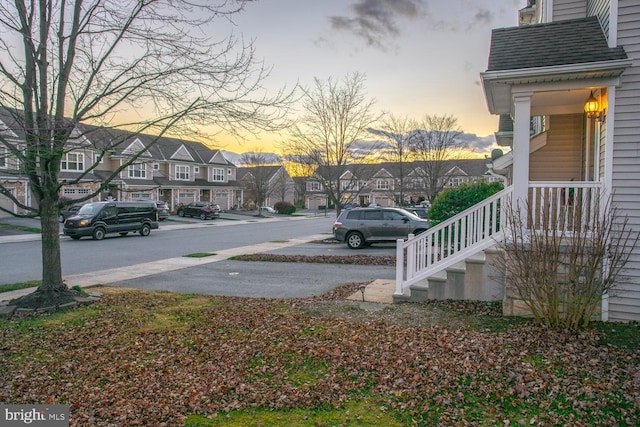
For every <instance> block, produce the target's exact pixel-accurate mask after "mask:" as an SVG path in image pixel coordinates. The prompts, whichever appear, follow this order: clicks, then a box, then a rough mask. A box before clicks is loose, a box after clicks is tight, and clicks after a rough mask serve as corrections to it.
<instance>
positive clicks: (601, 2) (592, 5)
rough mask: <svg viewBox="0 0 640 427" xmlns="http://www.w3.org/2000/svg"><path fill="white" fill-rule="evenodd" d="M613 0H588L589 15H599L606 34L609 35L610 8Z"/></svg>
mask: <svg viewBox="0 0 640 427" xmlns="http://www.w3.org/2000/svg"><path fill="white" fill-rule="evenodd" d="M610 3H611V0H588V1H587V16H597V17H598V20H599V21H600V25H602V29H603V30H604V34H605V35H606V36H607V37H608V36H609V9H610Z"/></svg>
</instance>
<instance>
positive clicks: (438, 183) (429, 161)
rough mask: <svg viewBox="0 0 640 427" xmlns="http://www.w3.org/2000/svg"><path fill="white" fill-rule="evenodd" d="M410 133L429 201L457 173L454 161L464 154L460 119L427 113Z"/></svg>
mask: <svg viewBox="0 0 640 427" xmlns="http://www.w3.org/2000/svg"><path fill="white" fill-rule="evenodd" d="M414 129H415V130H413V131H412V132H411V134H410V136H409V147H410V150H411V152H412V155H413V156H414V157H415V159H416V162H417V165H418V166H419V169H417V170H418V171H421V174H422V177H421V178H422V180H423V181H424V183H425V193H426V195H427V198H428V199H429V201H430V202H433V200H434V199H435V197H436V196H437V195H438V194H439V193H440V192H441V191H442V190H443V189H444V188H445V186H446V185H447V182H448V180H449V178H450V177H451V176H453V175H455V171H454V170H453V169H454V166H455V162H451V160H457V159H460V158H461V154H462V148H463V143H462V141H461V140H460V139H459V136H460V135H461V134H462V131H461V130H460V128H459V127H458V120H457V119H456V118H455V117H453V116H450V115H444V116H435V115H434V116H430V115H428V116H426V117H425V118H424V120H423V121H422V122H421V123H417V124H416V125H415V127H414Z"/></svg>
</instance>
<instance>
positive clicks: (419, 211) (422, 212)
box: [407, 206, 429, 219]
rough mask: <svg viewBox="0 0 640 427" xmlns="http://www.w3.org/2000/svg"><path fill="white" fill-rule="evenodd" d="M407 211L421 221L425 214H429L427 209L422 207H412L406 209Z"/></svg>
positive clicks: (425, 216)
mask: <svg viewBox="0 0 640 427" xmlns="http://www.w3.org/2000/svg"><path fill="white" fill-rule="evenodd" d="M407 210H408V211H409V212H411V213H412V214H414V215H416V216H419V217H420V218H422V219H426V218H427V214H428V213H429V208H425V207H424V206H413V207H410V208H407Z"/></svg>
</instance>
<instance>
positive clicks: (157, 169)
mask: <svg viewBox="0 0 640 427" xmlns="http://www.w3.org/2000/svg"><path fill="white" fill-rule="evenodd" d="M151 167H152V168H153V170H154V171H159V170H160V163H154V164H153V165H152V166H151Z"/></svg>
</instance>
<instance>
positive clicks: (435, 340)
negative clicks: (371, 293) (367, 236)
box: [0, 285, 640, 426]
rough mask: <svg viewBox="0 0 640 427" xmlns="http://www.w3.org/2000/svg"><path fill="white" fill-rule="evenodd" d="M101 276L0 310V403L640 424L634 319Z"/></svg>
mask: <svg viewBox="0 0 640 427" xmlns="http://www.w3.org/2000/svg"><path fill="white" fill-rule="evenodd" d="M356 289H357V286H356V285H350V286H348V287H345V288H342V289H338V290H336V291H334V292H332V293H331V294H329V295H326V296H323V297H316V298H309V299H303V300H265V299H248V298H231V297H208V296H197V295H182V294H173V293H167V292H150V291H140V290H131V289H120V288H100V289H98V290H99V291H100V292H103V293H104V295H103V298H102V299H101V301H99V302H98V303H95V304H93V305H91V306H87V307H83V308H77V309H71V310H67V311H64V312H59V313H53V314H40V315H37V316H28V317H24V318H16V317H14V318H12V319H8V320H7V319H4V320H0V350H1V351H0V403H12V404H20V403H33V404H35V403H63V404H69V405H70V410H71V425H74V426H75V425H78V426H89V425H91V426H111V425H122V426H130V425H136V424H137V425H170V426H185V425H189V426H196V425H199V426H236V425H237V426H247V425H255V426H280V425H288V426H334V425H335V426H338V425H342V426H379V425H385V426H387V425H388V426H394V425H396V426H405V425H423V426H432V425H447V426H457V425H501V426H505V425H536V426H537V425H546V426H549V425H554V426H555V425H563V426H564V425H572V426H582V425H584V426H591V425H601V426H607V425H608V426H619V425H629V426H635V425H638V424H639V423H640V350H639V347H638V345H639V338H638V329H639V328H638V325H637V324H631V325H615V324H614V325H596V326H595V327H594V328H591V329H588V330H586V331H583V332H580V333H572V332H568V331H560V332H558V331H552V330H548V329H543V328H540V327H538V326H535V325H533V324H532V323H530V322H529V321H527V320H523V319H505V318H502V317H500V316H496V315H495V313H496V311H499V310H496V308H495V307H493V306H490V305H487V304H486V303H473V304H465V303H460V302H457V303H438V304H435V303H424V304H400V305H393V306H385V305H376V304H371V303H366V304H363V303H359V302H347V301H344V299H343V297H344V295H345V294H346V293H348V292H352V291H354V290H356Z"/></svg>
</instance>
